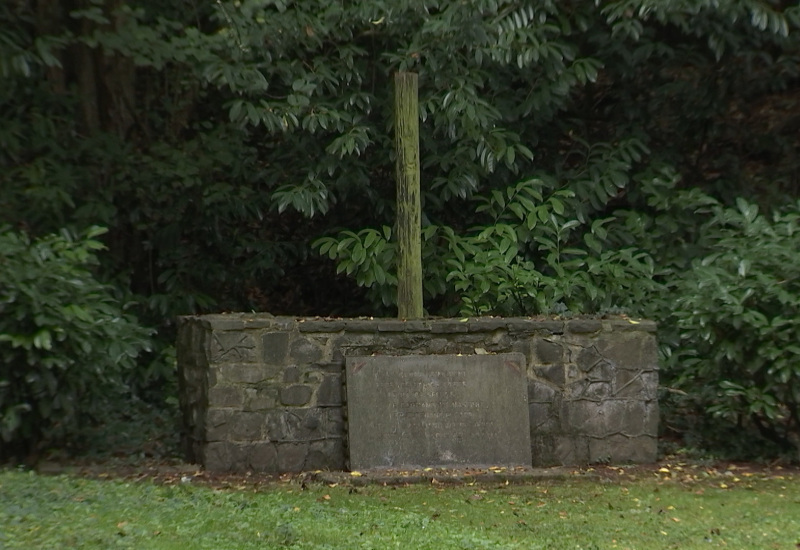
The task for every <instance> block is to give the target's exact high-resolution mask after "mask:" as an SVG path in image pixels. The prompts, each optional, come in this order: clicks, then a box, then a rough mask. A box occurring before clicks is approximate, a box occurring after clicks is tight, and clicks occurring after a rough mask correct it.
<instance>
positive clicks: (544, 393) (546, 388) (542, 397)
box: [528, 380, 557, 403]
mask: <svg viewBox="0 0 800 550" xmlns="http://www.w3.org/2000/svg"><path fill="white" fill-rule="evenodd" d="M556 396H557V392H556V389H555V388H554V387H552V386H551V385H549V384H547V383H545V382H540V381H538V380H531V381H530V382H529V383H528V401H529V402H530V403H552V402H553V401H554V400H555V399H556Z"/></svg>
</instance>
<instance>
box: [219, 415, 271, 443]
mask: <svg viewBox="0 0 800 550" xmlns="http://www.w3.org/2000/svg"><path fill="white" fill-rule="evenodd" d="M264 429H265V416H264V415H263V414H260V413H256V412H245V411H238V410H231V409H209V410H208V412H207V414H206V438H205V439H206V441H222V440H228V441H260V440H262V439H264Z"/></svg>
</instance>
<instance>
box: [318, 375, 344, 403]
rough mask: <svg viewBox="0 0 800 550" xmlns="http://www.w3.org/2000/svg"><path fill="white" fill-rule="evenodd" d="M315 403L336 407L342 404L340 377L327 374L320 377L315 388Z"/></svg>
mask: <svg viewBox="0 0 800 550" xmlns="http://www.w3.org/2000/svg"><path fill="white" fill-rule="evenodd" d="M317 405H320V406H322V407H337V406H341V405H342V377H341V376H340V375H338V374H329V375H327V376H325V377H324V378H323V379H322V382H321V383H320V385H319V389H318V390H317Z"/></svg>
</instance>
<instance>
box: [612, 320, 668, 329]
mask: <svg viewBox="0 0 800 550" xmlns="http://www.w3.org/2000/svg"><path fill="white" fill-rule="evenodd" d="M609 325H610V326H611V329H612V330H613V331H614V332H632V331H634V332H656V331H657V330H658V323H656V322H655V321H649V320H646V319H612V320H611V321H609Z"/></svg>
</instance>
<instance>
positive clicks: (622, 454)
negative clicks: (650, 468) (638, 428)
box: [588, 435, 658, 464]
mask: <svg viewBox="0 0 800 550" xmlns="http://www.w3.org/2000/svg"><path fill="white" fill-rule="evenodd" d="M657 458H658V444H657V439H656V438H655V437H648V436H638V437H627V436H624V435H612V436H609V437H606V438H603V439H592V440H590V441H589V459H588V461H589V462H612V463H617V464H619V463H624V462H634V463H647V462H655V461H656V459H657Z"/></svg>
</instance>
